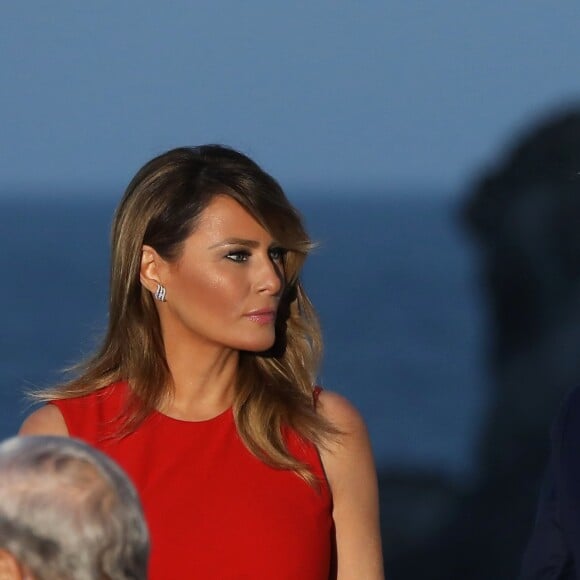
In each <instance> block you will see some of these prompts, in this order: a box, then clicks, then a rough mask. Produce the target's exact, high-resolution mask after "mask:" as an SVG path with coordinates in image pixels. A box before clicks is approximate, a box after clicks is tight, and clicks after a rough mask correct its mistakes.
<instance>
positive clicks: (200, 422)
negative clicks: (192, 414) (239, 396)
mask: <svg viewBox="0 0 580 580" xmlns="http://www.w3.org/2000/svg"><path fill="white" fill-rule="evenodd" d="M152 415H153V416H154V417H157V418H158V419H161V420H163V421H167V422H170V423H175V424H180V425H209V424H212V423H221V422H223V421H225V420H226V419H227V418H228V417H230V416H233V408H232V407H228V408H227V409H225V410H224V411H222V412H221V413H218V414H217V415H215V416H213V417H209V418H208V419H200V420H198V421H193V420H191V421H190V420H188V419H177V418H176V417H172V416H171V415H166V414H165V413H162V412H161V411H158V410H157V409H154V410H153V411H152Z"/></svg>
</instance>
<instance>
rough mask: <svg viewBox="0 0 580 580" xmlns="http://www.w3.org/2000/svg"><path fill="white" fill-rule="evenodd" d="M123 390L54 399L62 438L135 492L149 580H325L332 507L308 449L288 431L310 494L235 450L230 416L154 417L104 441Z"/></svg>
mask: <svg viewBox="0 0 580 580" xmlns="http://www.w3.org/2000/svg"><path fill="white" fill-rule="evenodd" d="M128 392H129V391H128V386H127V384H126V383H124V382H121V383H115V384H113V385H111V386H110V387H107V388H105V389H102V390H100V391H97V392H95V393H91V394H90V395H87V396H84V397H78V398H75V399H66V400H61V401H54V402H53V404H55V405H56V406H57V407H58V409H60V411H61V413H62V414H63V417H64V420H65V422H66V424H67V427H68V430H69V434H70V435H71V436H72V437H77V438H79V439H83V440H85V441H86V442H88V443H90V444H91V445H93V446H94V447H97V448H98V449H100V450H102V451H103V452H105V453H107V454H108V455H109V456H110V457H112V458H113V459H115V460H116V461H117V462H118V463H119V465H121V467H123V469H124V470H125V471H126V472H127V474H128V475H129V477H130V478H131V479H132V481H133V483H134V484H135V486H136V488H137V490H138V491H139V494H140V497H141V501H142V504H143V508H144V511H145V517H146V519H147V523H148V525H149V530H150V534H151V541H152V552H151V560H150V565H149V579H150V580H174V579H182V578H183V579H185V580H190V579H196V578H199V579H202V580H212V579H219V580H229V579H240V580H241V579H247V580H262V579H263V580H286V579H287V580H327V579H328V578H329V573H330V560H331V546H332V541H331V538H332V534H333V530H332V528H333V525H332V515H331V514H332V505H331V504H332V501H331V496H330V491H329V488H328V484H327V481H326V478H325V476H324V472H323V468H322V464H321V461H320V457H319V455H318V452H317V450H316V448H315V447H314V446H313V445H312V444H310V443H308V442H305V441H303V440H302V439H301V438H299V437H298V435H297V434H296V433H294V432H292V431H290V432H289V433H288V436H287V442H288V448H289V450H290V452H291V453H292V454H293V455H294V456H295V457H296V458H297V459H299V460H301V461H303V462H304V463H306V464H308V465H309V466H310V467H311V469H312V471H313V473H314V474H315V475H316V477H317V478H318V479H319V481H320V486H319V488H318V489H315V488H313V487H312V486H310V485H308V484H307V483H305V482H304V481H303V480H302V479H300V478H299V477H298V476H297V475H295V474H294V473H292V472H288V471H283V470H277V469H273V468H271V467H269V466H267V465H265V464H264V463H262V462H261V461H260V460H258V459H257V458H256V457H254V456H253V455H252V454H251V453H250V452H249V451H248V450H247V449H246V447H245V446H244V444H243V443H242V441H241V439H240V437H239V435H238V433H237V430H236V426H235V422H234V417H233V413H232V411H231V409H230V410H227V411H225V412H224V413H222V414H220V415H218V416H217V417H214V418H213V419H209V420H207V421H200V422H189V421H179V420H177V419H172V418H170V417H167V416H166V415H162V414H161V413H157V412H154V413H153V414H152V415H150V416H149V417H148V419H147V420H146V421H145V422H144V423H143V424H142V425H141V426H140V427H139V428H138V429H137V430H136V431H135V432H134V433H132V434H131V435H129V436H127V437H125V438H123V439H118V438H117V439H111V438H107V436H108V435H110V433H111V429H112V427H113V425H114V424H115V418H117V417H118V416H119V414H120V412H121V411H122V410H123V408H124V404H125V402H126V399H127V395H128Z"/></svg>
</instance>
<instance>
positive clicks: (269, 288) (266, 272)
mask: <svg viewBox="0 0 580 580" xmlns="http://www.w3.org/2000/svg"><path fill="white" fill-rule="evenodd" d="M284 282H285V279H284V269H283V267H282V264H280V263H278V262H274V261H273V260H272V259H271V258H270V257H269V256H268V257H267V258H264V262H263V267H262V268H261V271H260V278H259V289H260V292H268V293H269V294H272V295H273V296H277V295H278V294H280V292H281V291H282V289H283V288H284Z"/></svg>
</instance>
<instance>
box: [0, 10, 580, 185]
mask: <svg viewBox="0 0 580 580" xmlns="http://www.w3.org/2000/svg"><path fill="white" fill-rule="evenodd" d="M578 22H580V4H578V2H577V1H576V0H574V1H560V2H553V3H548V2H546V1H545V0H543V1H536V0H526V1H522V0H517V1H515V0H488V1H487V2H484V1H481V2H475V1H473V2H471V1H466V0H461V1H460V0H440V1H434V0H432V1H430V2H427V1H425V2H418V1H409V0H407V1H403V0H400V1H396V2H389V1H387V0H383V1H378V0H359V1H357V2H354V1H351V2H347V1H339V0H336V1H330V0H324V1H322V0H311V1H309V2H305V1H302V0H297V1H293V2H277V1H272V0H270V1H261V0H260V1H256V0H248V1H246V2H244V1H241V0H239V1H234V0H229V1H226V0H214V1H212V2H206V3H200V2H192V1H183V0H177V1H171V0H168V1H167V2H158V1H155V2H153V1H152V0H141V1H140V2H133V1H131V2H129V1H123V0H115V1H111V0H99V1H98V2H90V1H85V2H79V1H78V0H75V1H72V0H69V1H60V0H53V1H52V2H48V1H43V0H42V1H41V0H36V1H35V2H29V1H26V0H22V1H20V2H17V1H7V2H3V3H2V7H1V8H0V75H1V78H0V80H1V87H2V90H1V91H0V111H1V113H0V114H1V127H2V129H1V132H0V195H6V194H10V193H11V192H13V191H15V190H38V191H41V192H42V191H47V192H48V191H52V192H54V191H58V190H62V191H70V192H73V193H74V192H90V191H95V190H96V188H108V189H112V190H117V189H119V188H121V189H122V188H123V187H124V186H125V185H126V183H127V182H128V180H129V179H130V177H131V176H132V175H133V174H134V172H135V171H136V170H137V169H138V167H139V166H140V165H142V164H143V163H144V162H145V161H147V160H148V159H149V158H151V157H152V156H154V155H156V154H157V153H160V152H161V151H163V150H165V149H168V148H171V147H174V146H178V145H185V144H197V143H203V142H220V143H227V144H230V145H233V146H235V147H237V148H240V149H242V150H243V151H245V152H247V153H249V154H250V155H251V156H252V157H254V158H255V159H256V160H257V161H258V162H259V163H261V164H262V165H263V166H264V167H265V168H266V169H267V170H268V171H270V172H271V173H272V174H273V175H274V176H276V177H277V178H278V179H279V180H280V181H281V182H282V183H283V185H286V186H287V187H289V188H295V189H296V188H307V189H311V190H313V191H317V190H318V191H333V190H336V191H347V192H350V193H351V194H352V195H356V194H360V192H363V191H368V190H371V189H375V190H377V191H392V190H395V189H397V188H406V187H418V188H426V189H430V188H433V189H441V188H445V189H455V188H458V187H462V186H463V185H464V183H465V182H466V180H467V179H468V178H469V176H470V175H471V174H472V173H473V172H474V171H476V170H478V169H479V168H481V167H482V165H483V164H485V163H488V162H490V161H491V160H492V159H493V157H494V155H496V154H497V151H498V147H500V146H501V145H505V144H506V141H507V140H509V138H510V136H512V135H513V133H514V131H517V130H518V129H520V128H521V127H522V126H524V125H525V124H526V123H528V122H530V121H531V120H532V119H534V117H535V116H536V115H537V114H539V113H545V112H546V111H548V110H550V109H551V108H553V107H557V106H560V105H562V104H564V103H567V102H572V101H573V100H574V99H576V98H580V74H579V73H578V67H577V66H576V63H577V61H578V58H579V56H580V34H579V33H578ZM87 194H88V193H87Z"/></svg>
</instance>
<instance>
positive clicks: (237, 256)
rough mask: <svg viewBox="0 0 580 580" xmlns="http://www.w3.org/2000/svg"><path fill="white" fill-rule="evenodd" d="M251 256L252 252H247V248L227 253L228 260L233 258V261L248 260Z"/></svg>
mask: <svg viewBox="0 0 580 580" xmlns="http://www.w3.org/2000/svg"><path fill="white" fill-rule="evenodd" d="M249 257H250V253H249V252H246V251H245V250H238V251H235V252H229V253H228V254H227V255H226V258H227V259H228V260H231V261H232V262H246V261H247V259H248V258H249Z"/></svg>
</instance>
